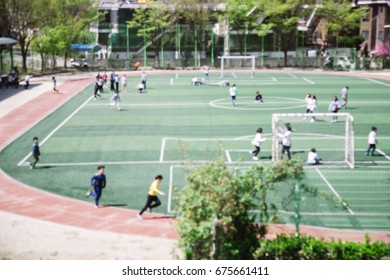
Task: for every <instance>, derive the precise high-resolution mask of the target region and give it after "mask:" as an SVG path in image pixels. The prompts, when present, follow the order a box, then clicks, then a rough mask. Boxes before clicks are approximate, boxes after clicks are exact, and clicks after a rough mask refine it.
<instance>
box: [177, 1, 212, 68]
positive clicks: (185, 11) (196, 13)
mask: <svg viewBox="0 0 390 280" xmlns="http://www.w3.org/2000/svg"><path fill="white" fill-rule="evenodd" d="M208 2H209V1H207V0H201V1H198V0H172V5H173V8H172V9H171V10H170V11H171V12H172V13H173V14H172V21H173V22H174V23H175V24H185V28H186V30H184V32H186V33H189V34H193V39H194V45H195V47H196V51H194V53H195V57H196V58H197V59H196V65H198V66H200V55H199V50H201V49H202V45H203V44H204V43H205V42H204V41H205V40H206V36H203V35H204V34H205V33H206V32H207V31H209V30H210V24H211V23H212V22H213V21H214V20H215V19H214V12H213V11H212V10H211V9H210V6H209V5H208ZM184 32H183V33H184ZM183 33H182V34H183ZM179 39H180V40H181V38H179ZM184 45H185V46H186V45H187V44H184ZM187 51H188V50H187ZM190 51H192V50H190Z"/></svg>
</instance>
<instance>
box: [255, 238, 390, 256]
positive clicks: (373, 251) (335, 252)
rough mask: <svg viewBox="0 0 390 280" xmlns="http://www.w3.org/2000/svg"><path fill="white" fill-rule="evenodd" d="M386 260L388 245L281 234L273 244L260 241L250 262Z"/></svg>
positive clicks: (367, 241) (270, 241)
mask: <svg viewBox="0 0 390 280" xmlns="http://www.w3.org/2000/svg"><path fill="white" fill-rule="evenodd" d="M389 257H390V244H386V243H384V242H373V243H371V242H370V239H369V237H368V236H366V242H365V243H355V242H344V241H334V240H332V241H325V240H324V239H316V238H314V237H311V236H300V237H299V238H298V237H295V236H293V235H291V236H287V235H284V234H281V235H278V236H277V237H276V238H275V239H274V240H265V239H262V240H260V242H259V248H258V249H257V250H256V252H255V255H254V258H255V259H258V260H378V259H381V258H389Z"/></svg>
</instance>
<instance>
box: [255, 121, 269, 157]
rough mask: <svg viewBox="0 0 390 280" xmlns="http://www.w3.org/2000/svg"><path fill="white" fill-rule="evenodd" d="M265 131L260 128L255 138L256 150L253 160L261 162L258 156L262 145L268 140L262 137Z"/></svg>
mask: <svg viewBox="0 0 390 280" xmlns="http://www.w3.org/2000/svg"><path fill="white" fill-rule="evenodd" d="M262 133H263V129H262V128H261V127H259V128H258V129H257V131H256V135H255V138H253V140H252V145H253V146H255V150H254V151H252V159H253V160H259V158H258V157H257V155H258V154H259V152H260V144H261V143H262V142H264V141H265V140H266V138H263V137H262V135H261V134H262Z"/></svg>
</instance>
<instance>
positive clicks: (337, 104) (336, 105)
mask: <svg viewBox="0 0 390 280" xmlns="http://www.w3.org/2000/svg"><path fill="white" fill-rule="evenodd" d="M340 108H341V107H340V102H339V99H338V98H337V96H333V100H332V101H331V102H330V104H329V108H328V110H329V111H331V112H332V113H335V114H336V113H337V112H338V111H339V109H340ZM332 122H337V116H333V117H332Z"/></svg>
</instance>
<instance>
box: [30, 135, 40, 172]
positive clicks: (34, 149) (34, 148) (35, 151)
mask: <svg viewBox="0 0 390 280" xmlns="http://www.w3.org/2000/svg"><path fill="white" fill-rule="evenodd" d="M32 156H33V158H34V160H33V161H32V162H31V163H30V169H34V168H35V165H36V164H37V163H38V161H39V157H40V156H41V152H40V150H39V143H38V137H36V136H34V138H33V145H32Z"/></svg>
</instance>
